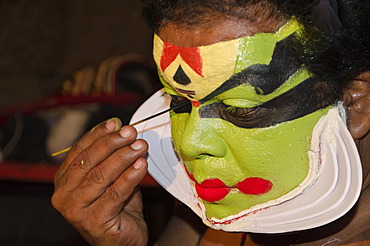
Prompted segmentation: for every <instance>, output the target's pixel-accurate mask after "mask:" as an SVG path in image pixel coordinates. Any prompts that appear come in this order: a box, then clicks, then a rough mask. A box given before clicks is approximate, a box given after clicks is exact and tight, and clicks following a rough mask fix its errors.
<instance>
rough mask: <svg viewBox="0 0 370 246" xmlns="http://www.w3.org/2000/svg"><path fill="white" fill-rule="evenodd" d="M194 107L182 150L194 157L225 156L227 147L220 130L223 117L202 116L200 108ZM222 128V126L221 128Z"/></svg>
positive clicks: (183, 136) (188, 121)
mask: <svg viewBox="0 0 370 246" xmlns="http://www.w3.org/2000/svg"><path fill="white" fill-rule="evenodd" d="M200 108H201V107H192V110H191V112H190V114H189V117H188V119H187V122H186V124H185V127H184V129H183V134H182V138H181V141H180V146H179V148H180V152H181V153H182V154H183V155H185V156H187V157H189V158H192V159H201V158H204V157H210V156H212V157H224V156H225V154H226V152H227V148H226V143H225V141H224V139H223V137H222V133H221V132H220V127H222V122H221V121H222V120H221V119H214V118H201V117H200V116H199V109H200ZM221 129H222V128H221Z"/></svg>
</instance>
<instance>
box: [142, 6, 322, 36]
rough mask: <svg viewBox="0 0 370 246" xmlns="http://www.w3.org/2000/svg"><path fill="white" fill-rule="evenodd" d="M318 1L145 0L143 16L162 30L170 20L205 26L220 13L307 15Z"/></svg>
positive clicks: (274, 16) (277, 16)
mask: <svg viewBox="0 0 370 246" xmlns="http://www.w3.org/2000/svg"><path fill="white" fill-rule="evenodd" d="M317 1H318V0H300V1H292V0H221V1H220V0H143V3H144V7H143V17H144V20H145V21H146V23H147V24H148V25H149V26H150V27H151V28H152V29H153V30H154V31H158V30H159V29H160V28H161V27H162V26H163V25H165V24H166V23H168V22H172V23H176V24H179V25H187V26H192V25H202V24H203V25H204V24H206V23H207V22H208V21H210V20H214V18H217V16H224V17H225V16H229V17H232V18H239V19H248V20H249V21H253V20H254V19H255V18H256V16H260V14H261V13H262V14H263V16H265V17H266V18H271V19H277V20H284V19H285V20H288V19H289V18H290V17H291V16H292V15H295V16H304V15H306V14H307V13H309V10H310V9H311V7H312V6H313V5H314V4H315V3H316V2H317Z"/></svg>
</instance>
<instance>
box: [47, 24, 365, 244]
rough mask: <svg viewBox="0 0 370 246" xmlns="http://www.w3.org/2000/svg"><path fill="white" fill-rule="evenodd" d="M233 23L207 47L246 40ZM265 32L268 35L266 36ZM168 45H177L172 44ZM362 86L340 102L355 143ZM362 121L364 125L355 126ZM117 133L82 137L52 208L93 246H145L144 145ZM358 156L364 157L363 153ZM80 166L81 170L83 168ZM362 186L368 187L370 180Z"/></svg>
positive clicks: (107, 129)
mask: <svg viewBox="0 0 370 246" xmlns="http://www.w3.org/2000/svg"><path fill="white" fill-rule="evenodd" d="M218 20H219V19H218ZM228 21H230V20H227V22H228ZM233 22H234V23H230V25H231V24H235V25H232V26H231V27H230V26H228V27H230V28H227V29H226V30H225V28H226V27H227V25H226V26H223V25H222V21H221V20H219V22H218V23H215V25H214V28H213V29H212V30H219V31H212V32H209V35H210V36H207V35H208V34H207V35H206V37H207V44H212V43H214V42H219V41H221V40H228V39H235V38H238V37H239V36H245V35H250V34H249V33H246V32H245V31H243V33H240V32H238V31H237V30H232V29H233V28H235V29H240V28H242V29H243V28H244V27H245V25H246V24H243V23H244V22H242V21H240V23H238V21H236V20H234V21H233ZM220 24H221V25H220ZM276 25H277V23H274V24H272V25H271V30H272V29H276V28H274V27H275V26H276ZM167 26H168V27H171V26H172V28H173V31H174V32H176V33H177V35H176V36H178V37H179V38H180V37H182V38H184V37H187V38H186V39H184V40H188V42H189V44H188V45H190V46H194V45H195V46H198V45H200V43H199V40H197V39H198V38H199V36H198V35H195V34H196V32H197V31H196V29H198V28H196V27H194V28H192V29H191V30H190V29H182V28H181V27H177V26H176V25H171V24H170V23H169V24H168V25H167ZM255 28H257V27H255ZM200 29H201V30H198V31H202V28H200ZM257 29H261V28H257ZM231 30H232V31H231ZM240 30H241V29H240ZM243 30H244V29H243ZM180 31H181V32H184V33H181V32H180ZM203 31H204V29H203ZM263 31H264V32H267V30H263ZM256 32H257V31H256ZM217 33H218V34H217ZM225 33H227V34H225ZM216 34H217V35H216ZM160 35H161V38H163V39H164V40H166V35H170V29H164V28H162V30H161V31H160ZM218 35H220V37H218ZM172 41H173V42H174V43H175V44H178V43H177V41H176V40H172ZM360 81H365V82H366V86H360V88H362V89H366V90H367V92H366V93H363V92H357V90H356V88H358V87H357V86H356V83H358V82H354V83H355V86H354V89H353V90H352V87H351V86H352V84H350V85H349V87H348V88H347V90H346V91H345V93H344V97H343V98H345V102H346V104H347V105H348V106H349V108H348V109H349V116H350V119H349V122H350V125H349V126H350V131H351V133H352V134H353V136H354V137H355V138H359V139H362V138H364V137H365V135H363V133H364V132H365V134H366V133H367V132H368V131H369V124H368V123H369V122H370V117H369V115H370V107H368V105H370V101H369V98H370V93H369V90H368V89H367V88H370V87H369V83H370V74H369V73H365V75H364V78H362V79H361V80H360ZM363 118H365V120H366V121H365V122H367V124H361V123H359V122H362V119H363ZM358 124H359V125H358ZM121 127H122V125H121V123H120V121H119V120H117V119H114V120H110V121H106V122H103V123H101V124H99V125H98V126H96V127H95V128H94V129H93V130H91V131H89V132H88V133H86V134H85V135H84V136H83V137H82V138H81V139H80V140H79V141H77V142H76V143H75V144H74V146H73V148H72V149H71V150H70V151H69V153H68V156H67V158H66V159H65V161H64V163H63V164H62V165H61V166H60V168H59V171H58V172H57V174H56V176H55V191H54V194H53V196H52V204H53V206H54V207H55V208H56V209H57V210H58V211H59V212H60V213H61V214H62V215H63V216H64V217H65V218H66V220H67V221H68V222H69V223H70V224H71V225H72V226H74V227H75V228H76V229H77V230H78V231H79V232H80V233H81V235H82V236H83V237H84V238H85V239H86V240H87V241H88V242H89V243H90V244H91V245H146V243H147V237H148V234H147V233H148V232H147V229H146V224H145V221H144V219H143V214H142V201H141V195H140V192H139V191H138V189H137V185H138V184H139V183H140V181H141V179H142V178H143V177H144V175H145V173H146V170H147V163H146V161H145V159H143V158H142V157H143V156H144V155H145V154H146V153H147V148H148V145H147V143H146V142H145V141H143V140H136V136H137V133H136V130H135V128H133V127H131V126H125V127H123V128H121ZM364 139H367V138H364ZM362 141H363V140H359V146H360V147H359V148H360V150H366V146H363V147H361V142H362ZM134 147H135V148H134ZM362 152H363V153H365V154H364V156H365V157H366V152H365V151H362ZM82 160H83V163H84V165H82V163H81V161H82ZM367 160H368V159H367ZM366 163H367V164H365V166H364V173H365V175H367V173H368V171H369V167H368V163H369V162H366ZM365 182H367V183H369V180H367V181H365ZM364 187H366V186H364ZM177 232H181V230H178V231H177ZM180 234H181V233H180ZM173 236H175V235H173ZM177 243H179V241H177Z"/></svg>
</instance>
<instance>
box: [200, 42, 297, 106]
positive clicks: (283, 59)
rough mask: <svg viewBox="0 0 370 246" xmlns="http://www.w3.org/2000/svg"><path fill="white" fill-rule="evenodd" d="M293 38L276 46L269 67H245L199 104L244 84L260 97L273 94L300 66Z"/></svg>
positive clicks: (262, 65) (261, 65)
mask: <svg viewBox="0 0 370 246" xmlns="http://www.w3.org/2000/svg"><path fill="white" fill-rule="evenodd" d="M293 38H294V37H292V36H289V37H288V38H286V39H284V40H282V41H280V42H278V43H277V44H276V47H275V52H274V54H273V56H272V60H271V62H270V64H269V65H264V64H254V65H251V66H249V67H247V68H246V69H244V70H243V71H241V72H240V73H237V74H234V75H233V76H231V77H230V79H228V80H226V81H225V82H224V83H223V84H222V85H221V86H220V87H218V88H217V89H216V90H215V91H213V92H212V93H210V94H209V95H207V96H206V97H204V98H203V99H201V100H199V101H200V102H201V103H204V102H207V101H208V100H210V99H212V98H214V97H215V96H218V95H220V94H222V93H223V92H225V91H228V90H230V89H232V88H235V87H237V86H239V85H241V84H246V83H247V84H250V85H252V86H253V87H255V88H256V93H257V94H260V95H261V94H262V95H268V94H270V93H272V92H274V91H275V90H276V89H277V88H279V87H280V86H281V85H282V84H283V83H284V82H286V81H287V80H288V79H289V77H290V76H292V75H293V74H294V73H295V72H297V71H298V70H299V69H300V68H301V66H302V64H301V62H300V61H299V58H298V57H297V56H295V55H294V53H295V52H294V49H293V48H292V47H293Z"/></svg>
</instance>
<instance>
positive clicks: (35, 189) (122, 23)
mask: <svg viewBox="0 0 370 246" xmlns="http://www.w3.org/2000/svg"><path fill="white" fill-rule="evenodd" d="M151 46H152V33H151V31H150V30H149V29H148V28H147V27H146V25H145V24H144V23H143V22H142V20H141V17H140V1H139V0H34V1H29V0H0V109H1V110H3V109H6V108H9V107H11V106H14V105H27V104H29V103H32V102H35V101H38V100H43V99H44V98H47V97H50V96H52V95H54V94H55V93H58V92H60V90H61V86H62V83H63V81H65V80H66V79H67V78H69V77H70V76H71V74H73V73H74V72H76V71H78V70H80V69H82V68H84V67H86V66H97V65H98V64H99V63H101V62H102V61H103V60H105V59H107V58H108V57H111V56H116V55H123V54H129V53H134V54H139V55H142V56H143V57H144V58H145V59H147V60H148V61H149V63H151V62H152V58H151V50H152V47H151ZM0 165H1V163H0ZM52 192H53V184H52V182H41V183H40V182H30V181H22V180H0V245H1V246H7V245H9V246H13V245H14V246H15V245H17V246H19V245H27V246H28V245H35V246H36V245H37V246H40V245H63V246H64V245H86V243H85V242H84V240H83V239H82V238H81V237H80V236H79V235H78V233H77V232H76V231H75V230H74V229H73V228H72V227H70V226H69V225H68V224H67V223H66V222H65V221H64V219H63V218H62V216H61V215H59V214H58V213H57V212H56V211H55V210H54V209H53V208H52V206H51V204H50V197H51V194H52ZM143 193H144V201H145V214H146V217H147V220H148V222H149V228H150V239H151V243H152V242H153V241H154V240H155V238H156V237H157V236H158V235H159V233H160V231H161V230H162V228H163V226H164V225H165V223H166V221H167V219H168V216H169V214H170V212H171V209H172V204H173V203H172V199H171V198H170V196H169V195H168V194H167V193H166V192H165V191H163V190H162V189H161V188H158V187H144V188H143Z"/></svg>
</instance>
